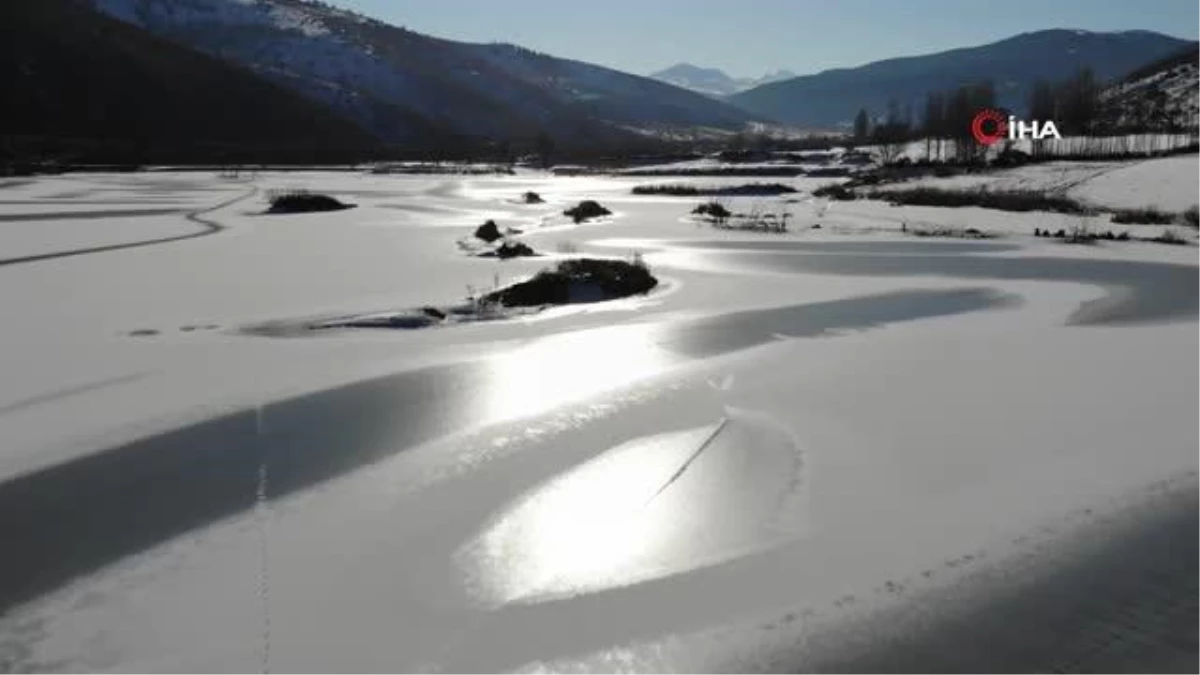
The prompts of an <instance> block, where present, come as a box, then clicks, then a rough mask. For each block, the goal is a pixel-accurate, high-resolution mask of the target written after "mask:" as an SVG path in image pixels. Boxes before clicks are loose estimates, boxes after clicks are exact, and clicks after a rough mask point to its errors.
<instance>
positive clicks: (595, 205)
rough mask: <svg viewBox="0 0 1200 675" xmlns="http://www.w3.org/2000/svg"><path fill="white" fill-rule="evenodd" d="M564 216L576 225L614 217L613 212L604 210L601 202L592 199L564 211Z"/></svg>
mask: <svg viewBox="0 0 1200 675" xmlns="http://www.w3.org/2000/svg"><path fill="white" fill-rule="evenodd" d="M563 215H564V216H570V218H571V220H573V221H575V223H576V224H578V223H582V222H585V221H588V220H591V219H592V218H601V217H603V216H609V215H612V211H609V210H608V209H606V208H604V207H603V206H601V205H600V204H599V202H596V201H593V200H591V199H585V200H583V201H581V202H579V203H578V204H576V205H575V206H572V207H571V208H569V209H567V210H566V211H563Z"/></svg>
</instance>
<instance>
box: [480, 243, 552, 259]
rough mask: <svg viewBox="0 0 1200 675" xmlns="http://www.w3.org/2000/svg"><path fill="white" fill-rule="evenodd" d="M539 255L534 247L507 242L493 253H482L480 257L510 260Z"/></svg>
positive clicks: (492, 251)
mask: <svg viewBox="0 0 1200 675" xmlns="http://www.w3.org/2000/svg"><path fill="white" fill-rule="evenodd" d="M537 254H538V253H537V251H534V250H533V248H532V247H530V246H529V245H528V244H526V243H524V242H520V241H506V242H504V243H502V244H500V245H499V246H497V247H496V248H495V249H493V250H491V251H487V252H486V253H480V254H479V256H480V257H481V258H499V259H501V260H508V259H509V258H531V257H534V256H536V255H537Z"/></svg>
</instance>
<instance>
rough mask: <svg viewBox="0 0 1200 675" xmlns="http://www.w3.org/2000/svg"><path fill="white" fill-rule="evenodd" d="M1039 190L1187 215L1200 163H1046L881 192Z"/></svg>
mask: <svg viewBox="0 0 1200 675" xmlns="http://www.w3.org/2000/svg"><path fill="white" fill-rule="evenodd" d="M917 186H921V187H936V188H942V189H947V190H970V189H976V188H985V189H988V190H994V191H1004V190H1036V191H1043V192H1051V193H1065V194H1066V195H1067V196H1069V197H1073V198H1075V199H1079V200H1081V201H1084V202H1087V203H1089V204H1093V205H1096V206H1100V207H1104V208H1112V209H1138V208H1145V207H1156V208H1158V209H1160V210H1166V211H1174V212H1178V211H1183V210H1186V209H1188V208H1191V207H1193V206H1195V205H1196V204H1197V203H1198V202H1200V160H1198V159H1197V156H1196V155H1191V154H1189V155H1177V156H1173V157H1160V158H1155V159H1147V160H1142V161H1133V162H1047V163H1044V164H1032V165H1029V166H1024V167H1020V168H1016V169H1008V170H1001V171H995V172H988V173H981V174H963V175H958V176H952V177H948V178H933V177H930V178H921V179H917V180H912V181H906V182H904V183H899V184H896V185H889V186H885V187H883V188H882V190H883V191H887V190H888V189H897V188H908V187H917Z"/></svg>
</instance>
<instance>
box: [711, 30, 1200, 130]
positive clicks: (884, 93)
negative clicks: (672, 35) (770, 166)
mask: <svg viewBox="0 0 1200 675" xmlns="http://www.w3.org/2000/svg"><path fill="white" fill-rule="evenodd" d="M1187 44H1188V41H1186V40H1181V39H1178V38H1174V37H1170V36H1167V35H1162V34H1160V33H1154V32H1150V31H1124V32H1117V33H1094V32H1089V31H1080V30H1066V29H1054V30H1043V31H1037V32H1032V33H1023V34H1021V35H1017V36H1014V37H1011V38H1007V39H1004V40H1000V41H998V42H993V43H990V44H985V45H980V46H976V47H966V48H962V49H952V50H949V51H944V52H938V53H935V54H926V55H921V56H911V57H905V58H896V59H887V60H884V61H876V62H874V63H868V64H866V65H863V66H859V67H856V68H839V69H835V70H827V71H824V72H821V73H817V74H815V75H806V76H802V77H796V78H792V79H789V80H784V81H782V82H775V83H772V84H766V85H763V86H759V87H755V88H754V89H750V90H748V91H744V92H741V93H738V94H734V95H733V96H730V97H729V98H728V100H729V101H730V102H731V103H734V104H736V105H738V106H740V107H742V108H744V109H745V110H747V111H749V112H752V113H754V114H757V115H760V116H764V117H768V118H771V119H775V120H778V121H780V122H785V123H790V124H797V125H804V126H809V127H822V128H831V129H832V128H837V127H845V126H846V125H848V124H850V122H851V121H852V120H853V119H854V115H855V113H856V112H857V111H858V110H859V109H860V108H866V109H867V110H868V112H870V113H872V114H880V113H882V112H883V111H884V110H885V109H886V107H887V104H888V101H889V100H892V99H895V100H896V101H898V102H899V103H900V105H901V106H904V105H906V104H911V105H912V106H913V107H914V109H916V110H920V109H921V105H922V102H923V99H924V97H925V95H926V94H927V93H928V92H931V91H944V90H947V89H950V88H952V87H956V86H959V85H961V84H963V83H967V82H977V81H979V80H982V79H991V80H992V81H993V82H994V83H995V86H996V93H997V98H998V103H999V104H1000V105H1003V106H1007V107H1010V108H1012V109H1014V110H1024V109H1025V107H1026V103H1027V98H1028V94H1029V91H1030V88H1031V86H1032V84H1033V82H1034V81H1035V80H1038V79H1046V80H1062V79H1065V78H1067V77H1069V76H1070V75H1071V74H1072V73H1073V72H1075V71H1076V69H1078V68H1080V67H1083V66H1087V67H1090V68H1092V69H1093V71H1094V72H1095V74H1096V76H1097V77H1098V78H1099V79H1101V80H1111V79H1113V78H1116V77H1119V76H1121V75H1123V74H1124V73H1126V72H1128V71H1130V70H1132V69H1134V68H1136V67H1138V66H1140V65H1143V64H1145V63H1147V62H1149V61H1152V60H1154V59H1156V58H1161V57H1164V56H1166V55H1168V54H1170V53H1172V52H1174V51H1176V50H1178V49H1181V48H1183V47H1184V46H1185V45H1187Z"/></svg>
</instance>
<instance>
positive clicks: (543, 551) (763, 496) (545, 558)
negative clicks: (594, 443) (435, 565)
mask: <svg viewBox="0 0 1200 675" xmlns="http://www.w3.org/2000/svg"><path fill="white" fill-rule="evenodd" d="M732 414H733V415H734V416H733V417H732V418H730V419H727V420H719V421H717V422H714V423H713V424H711V425H706V426H703V427H697V428H692V429H687V430H683V431H674V432H668V433H663V434H658V435H654V436H648V437H643V438H639V439H636V440H633V441H630V442H628V443H625V444H623V445H620V446H617V447H615V448H613V449H610V450H608V451H606V452H604V453H603V454H601V455H600V456H598V457H596V458H594V459H592V460H590V461H587V462H585V463H583V464H581V465H579V466H576V467H575V468H573V469H572V470H570V471H568V472H566V473H563V474H561V475H559V476H558V477H556V478H554V479H552V480H550V481H548V482H547V483H545V484H543V485H542V486H540V487H538V488H536V489H534V490H532V491H530V492H528V493H526V494H525V495H524V496H523V497H521V498H519V499H518V500H517V501H516V502H515V503H514V504H512V505H511V506H510V507H509V508H507V509H505V510H504V511H502V512H501V513H500V515H499V517H497V518H496V519H495V520H494V521H493V522H492V523H491V525H490V526H489V527H487V528H486V529H485V531H484V532H483V533H482V534H481V535H480V536H479V537H478V538H477V539H475V540H474V541H472V542H470V543H468V544H467V545H466V546H465V547H464V548H463V549H462V551H460V557H459V562H460V563H462V564H463V565H464V568H465V571H466V572H467V575H468V577H469V579H470V581H471V584H472V585H473V589H472V590H474V591H475V592H476V593H477V595H478V596H479V597H480V599H481V600H483V601H484V602H487V603H500V604H502V603H507V602H512V601H536V600H539V599H546V598H552V597H559V596H566V595H573V594H577V593H585V592H592V591H596V590H601V589H604V588H610V587H615V586H622V585H628V584H632V583H637V582H640V581H645V580H648V579H652V578H656V577H661V576H666V575H670V574H675V573H679V572H683V571H686V570H689V569H694V568H697V567H700V566H703V565H709V564H714V563H716V562H719V561H721V560H725V559H729V558H732V557H737V556H739V555H744V554H746V553H747V552H750V551H753V550H761V549H762V548H764V547H769V546H772V545H774V544H775V543H777V542H778V541H780V540H782V539H785V538H790V537H792V536H794V534H795V532H796V530H795V528H794V527H792V526H793V525H794V524H795V519H794V518H791V517H789V515H788V514H789V513H792V514H794V513H795V512H796V511H797V505H798V503H799V502H798V500H797V499H796V497H797V496H798V486H799V484H800V481H799V471H800V466H801V461H800V456H799V453H798V450H797V446H796V444H795V442H794V440H793V439H792V437H791V436H790V435H789V434H787V433H786V432H785V431H784V430H783V429H781V428H780V427H778V426H777V425H775V424H773V423H772V422H771V421H769V420H765V419H763V418H760V417H756V416H754V415H753V414H742V413H737V412H734V413H732ZM781 524H786V525H787V527H781Z"/></svg>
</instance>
